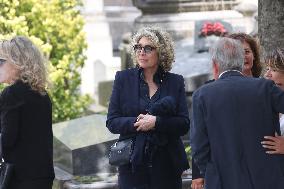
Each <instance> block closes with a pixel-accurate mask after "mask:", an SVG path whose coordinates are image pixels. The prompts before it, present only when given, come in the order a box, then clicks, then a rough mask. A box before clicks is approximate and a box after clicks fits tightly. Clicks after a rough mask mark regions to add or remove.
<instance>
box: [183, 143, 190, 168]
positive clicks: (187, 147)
mask: <svg viewBox="0 0 284 189" xmlns="http://www.w3.org/2000/svg"><path fill="white" fill-rule="evenodd" d="M185 152H186V155H187V159H188V161H189V165H190V167H191V168H192V164H191V162H192V156H191V146H189V145H187V146H185Z"/></svg>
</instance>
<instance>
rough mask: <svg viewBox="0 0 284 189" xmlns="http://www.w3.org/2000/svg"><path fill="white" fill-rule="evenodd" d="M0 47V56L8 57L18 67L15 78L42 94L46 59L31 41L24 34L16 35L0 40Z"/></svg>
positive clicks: (45, 76)
mask: <svg viewBox="0 0 284 189" xmlns="http://www.w3.org/2000/svg"><path fill="white" fill-rule="evenodd" d="M0 49H1V50H0V52H1V53H2V54H1V55H0V56H3V57H5V58H9V59H10V60H11V62H12V64H15V65H16V66H17V67H18V69H19V76H18V78H17V79H18V80H21V81H22V82H24V83H27V84H29V85H30V87H31V88H32V89H33V90H34V91H37V92H39V93H40V94H42V95H44V94H45V93H46V92H45V88H46V85H47V72H46V68H45V63H46V61H45V59H44V57H43V55H42V53H41V51H40V50H39V49H38V48H37V47H36V46H35V45H34V44H33V43H32V41H31V40H30V39H28V38H27V37H24V36H16V37H13V38H12V39H11V40H3V41H1V42H0Z"/></svg>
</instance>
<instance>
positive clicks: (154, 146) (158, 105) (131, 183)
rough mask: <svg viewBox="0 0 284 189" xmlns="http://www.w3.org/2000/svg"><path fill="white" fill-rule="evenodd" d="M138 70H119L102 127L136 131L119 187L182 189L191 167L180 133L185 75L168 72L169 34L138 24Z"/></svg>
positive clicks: (185, 124) (184, 119)
mask: <svg viewBox="0 0 284 189" xmlns="http://www.w3.org/2000/svg"><path fill="white" fill-rule="evenodd" d="M132 58H133V61H134V63H135V64H136V65H137V67H136V68H133V69H128V70H124V71H120V72H117V74H116V77H115V81H114V86H113V91H112V96H111V98H110V105H109V111H108V115H107V123H106V126H107V127H108V129H109V130H110V131H111V132H112V133H115V134H120V137H125V136H127V135H134V137H133V139H134V141H135V145H134V152H133V154H132V157H131V162H129V163H127V164H125V165H121V166H119V168H118V171H119V180H118V183H119V188H120V189H134V188H137V189H138V188H139V189H181V188H182V181H181V174H182V172H183V171H184V170H186V169H188V168H189V165H188V161H187V159H186V153H185V149H184V146H183V143H182V141H181V139H180V136H182V135H185V134H186V133H187V131H188V130H189V117H188V116H189V115H188V108H187V103H186V97H185V88H184V79H183V77H182V76H181V75H177V74H173V73H170V72H169V71H170V70H171V67H172V63H173V62H174V49H173V44H172V40H171V38H170V36H169V34H168V33H166V32H164V31H162V30H161V29H158V28H142V29H140V30H139V31H138V32H137V33H136V34H135V35H134V36H133V40H132Z"/></svg>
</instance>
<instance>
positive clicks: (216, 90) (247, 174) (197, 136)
mask: <svg viewBox="0 0 284 189" xmlns="http://www.w3.org/2000/svg"><path fill="white" fill-rule="evenodd" d="M192 108H193V109H192V128H191V132H190V134H191V146H192V153H193V159H194V161H195V163H196V164H197V166H198V167H199V169H200V172H201V174H202V175H203V176H205V187H206V189H227V188H230V189H240V188H242V189H271V188H273V189H280V188H284V155H268V154H266V153H265V149H264V148H263V147H262V145H261V141H262V140H263V137H264V136H266V135H274V133H275V131H277V132H279V116H278V112H284V92H283V91H282V90H281V89H279V88H278V87H276V86H275V85H274V83H273V82H272V81H269V80H265V79H257V78H248V77H244V76H242V75H241V74H240V73H239V72H236V71H229V72H226V73H224V74H223V75H222V76H221V78H220V79H218V80H216V81H215V82H212V83H209V84H207V85H204V86H203V87H201V88H200V89H198V90H197V91H196V92H195V93H194V94H193V102H192Z"/></svg>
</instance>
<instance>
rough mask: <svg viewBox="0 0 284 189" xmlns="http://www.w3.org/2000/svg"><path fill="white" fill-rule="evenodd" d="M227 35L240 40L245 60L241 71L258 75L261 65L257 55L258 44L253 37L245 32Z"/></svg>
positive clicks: (247, 74)
mask: <svg viewBox="0 0 284 189" xmlns="http://www.w3.org/2000/svg"><path fill="white" fill-rule="evenodd" d="M227 37H229V38H232V39H236V40H239V41H241V42H242V44H243V48H244V51H245V62H244V67H243V71H242V73H243V74H244V75H246V76H252V77H259V76H260V74H261V71H262V66H261V63H260V57H259V45H258V42H257V41H256V39H255V38H253V37H252V36H250V35H248V34H245V33H233V34H230V35H228V36H227Z"/></svg>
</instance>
